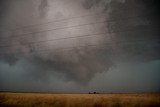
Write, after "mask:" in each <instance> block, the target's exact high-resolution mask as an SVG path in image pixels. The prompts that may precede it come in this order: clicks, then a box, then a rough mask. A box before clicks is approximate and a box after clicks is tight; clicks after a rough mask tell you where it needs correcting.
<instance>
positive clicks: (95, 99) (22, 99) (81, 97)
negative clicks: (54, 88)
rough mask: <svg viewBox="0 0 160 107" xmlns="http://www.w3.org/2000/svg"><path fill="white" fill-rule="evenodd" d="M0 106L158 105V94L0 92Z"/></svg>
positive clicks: (158, 106)
mask: <svg viewBox="0 0 160 107" xmlns="http://www.w3.org/2000/svg"><path fill="white" fill-rule="evenodd" d="M0 107H160V94H159V93H137V94H136V93H134V94H133V93H132V94H48V93H11V92H0Z"/></svg>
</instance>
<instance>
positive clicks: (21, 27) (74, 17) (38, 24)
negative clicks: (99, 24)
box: [7, 13, 102, 30]
mask: <svg viewBox="0 0 160 107" xmlns="http://www.w3.org/2000/svg"><path fill="white" fill-rule="evenodd" d="M101 14H102V13H94V14H87V15H82V16H73V17H70V18H65V19H60V20H53V21H48V22H45V23H37V24H31V25H25V26H19V27H17V28H15V29H7V30H17V29H23V28H27V27H33V26H41V25H46V24H50V23H54V22H61V21H64V20H71V19H76V18H81V17H89V16H95V15H101Z"/></svg>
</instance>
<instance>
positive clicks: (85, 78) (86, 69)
mask: <svg viewBox="0 0 160 107" xmlns="http://www.w3.org/2000/svg"><path fill="white" fill-rule="evenodd" d="M7 2H8V1H4V0H2V2H1V3H2V4H3V5H2V7H1V8H0V9H1V10H0V12H1V13H0V15H1V16H3V17H1V19H0V22H1V25H0V28H1V29H2V30H1V32H0V65H5V64H7V65H5V66H6V68H7V67H8V69H6V68H5V69H4V68H3V67H2V69H1V68H0V70H4V71H10V70H11V69H9V67H10V68H14V72H15V75H16V72H18V73H20V71H22V74H20V75H23V77H24V78H25V79H24V81H23V83H26V84H27V86H26V87H25V88H24V89H23V88H20V86H17V87H19V88H17V89H18V90H21V89H22V90H27V89H28V90H34V91H35V90H36V89H32V88H28V87H29V86H34V85H36V84H39V85H37V90H38V88H40V87H41V86H43V84H48V85H47V86H48V87H50V88H51V86H52V85H51V83H52V82H53V83H54V84H56V83H57V84H58V83H60V82H62V81H63V82H62V84H61V83H60V85H64V82H66V84H67V83H68V84H69V85H68V86H73V87H76V88H75V90H77V89H78V88H77V87H80V86H87V85H93V84H94V83H93V81H96V80H94V79H95V77H97V75H100V74H101V73H102V74H103V73H104V74H105V75H107V74H106V72H108V71H111V68H112V67H115V68H114V69H116V66H117V62H118V63H122V62H123V61H124V62H138V63H139V62H144V63H147V62H150V61H154V60H158V59H159V58H160V56H159V54H160V51H159V50H160V49H159V48H160V44H159V36H158V35H159V31H158V27H157V26H158V23H157V22H158V16H157V15H156V14H157V8H158V7H156V6H155V7H154V8H153V4H154V3H153V4H151V5H149V2H148V1H147V2H145V1H143V0H140V1H138V0H76V1H75V0H61V1H59V0H54V1H52V0H27V1H26V0H22V1H20V2H19V1H18V0H16V1H10V2H9V3H7ZM19 8H21V9H20V10H19ZM131 65H132V64H131ZM18 68H19V69H18ZM117 69H118V68H117ZM17 75H18V74H17ZM27 78H29V79H30V80H28V81H29V82H32V81H33V83H32V84H29V83H27V81H26V80H27ZM53 78H56V79H53ZM58 78H59V79H58ZM103 78H105V77H103ZM6 81H7V80H6V79H4V78H3V79H2V81H1V83H2V84H3V85H2V86H1V89H3V87H7V86H6V84H5V82H6ZM9 81H10V80H9ZM58 81H59V82H58ZM90 82H91V84H90ZM23 83H20V84H23ZM75 84H76V85H75ZM77 84H78V85H77ZM96 84H97V83H96ZM60 85H59V86H60ZM79 85H80V86H79ZM97 86H98V85H97ZM10 89H11V88H10ZM15 90H16V87H15ZM42 90H43V91H44V90H47V89H45V88H43V89H42ZM57 90H58V89H57ZM62 90H63V89H62ZM70 90H72V89H70ZM73 90H74V89H73ZM75 90H74V91H75ZM63 91H64V90H63Z"/></svg>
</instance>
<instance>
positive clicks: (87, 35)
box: [0, 30, 132, 47]
mask: <svg viewBox="0 0 160 107" xmlns="http://www.w3.org/2000/svg"><path fill="white" fill-rule="evenodd" d="M129 31H132V30H128V31H126V30H122V31H118V32H103V33H94V34H86V35H79V36H70V37H64V38H57V39H49V40H42V41H36V42H28V43H27V44H25V45H28V44H30V45H31V44H37V43H43V42H49V41H59V40H65V39H74V38H81V37H92V36H99V35H103V34H107V33H110V34H111V33H122V32H129ZM17 45H18V44H17ZM12 46H16V45H13V44H12ZM12 46H11V45H3V46H0V47H12Z"/></svg>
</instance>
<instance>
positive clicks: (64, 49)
mask: <svg viewBox="0 0 160 107" xmlns="http://www.w3.org/2000/svg"><path fill="white" fill-rule="evenodd" d="M152 40H153V41H157V42H159V41H160V40H157V39H152ZM150 41H151V39H150V40H149V42H150ZM111 42H113V41H111ZM114 42H115V41H114ZM135 42H139V43H144V42H148V41H146V40H136V41H129V42H128V41H127V42H126V41H124V40H122V41H116V42H115V45H118V46H119V44H133V43H135ZM97 46H98V45H95V44H88V45H81V46H72V47H67V48H55V49H54V50H52V49H47V50H36V51H32V52H31V53H29V52H19V53H14V54H35V53H37V52H38V53H45V52H51V51H53V52H58V51H69V50H73V49H77V48H84V47H97ZM108 46H111V47H112V46H113V44H111V43H110V42H108V43H104V44H99V47H98V49H102V48H103V49H104V48H106V47H108ZM6 54H8V53H7V52H5V53H0V55H6ZM9 54H10V53H9Z"/></svg>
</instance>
